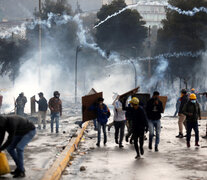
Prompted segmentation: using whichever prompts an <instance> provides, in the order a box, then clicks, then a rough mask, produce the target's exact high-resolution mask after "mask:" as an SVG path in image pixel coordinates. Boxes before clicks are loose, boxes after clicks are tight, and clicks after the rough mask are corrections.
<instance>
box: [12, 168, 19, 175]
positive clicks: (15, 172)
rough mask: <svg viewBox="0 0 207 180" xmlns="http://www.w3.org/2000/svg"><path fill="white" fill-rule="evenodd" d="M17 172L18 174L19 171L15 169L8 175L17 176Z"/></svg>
mask: <svg viewBox="0 0 207 180" xmlns="http://www.w3.org/2000/svg"><path fill="white" fill-rule="evenodd" d="M18 172H19V169H17V168H16V169H15V170H14V171H11V172H10V174H12V175H15V174H17V173H18Z"/></svg>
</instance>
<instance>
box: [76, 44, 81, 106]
mask: <svg viewBox="0 0 207 180" xmlns="http://www.w3.org/2000/svg"><path fill="white" fill-rule="evenodd" d="M80 51H81V47H80V46H77V48H76V54H75V103H77V71H78V53H79V52H80Z"/></svg>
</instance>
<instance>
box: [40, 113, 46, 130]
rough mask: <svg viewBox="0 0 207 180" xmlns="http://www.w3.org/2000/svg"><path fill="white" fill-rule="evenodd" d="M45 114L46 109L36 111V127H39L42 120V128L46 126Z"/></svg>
mask: <svg viewBox="0 0 207 180" xmlns="http://www.w3.org/2000/svg"><path fill="white" fill-rule="evenodd" d="M46 114H47V111H39V112H38V128H39V129H41V124H42V122H43V129H45V128H46Z"/></svg>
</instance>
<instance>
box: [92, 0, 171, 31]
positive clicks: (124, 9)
mask: <svg viewBox="0 0 207 180" xmlns="http://www.w3.org/2000/svg"><path fill="white" fill-rule="evenodd" d="M166 4H167V3H165V2H163V3H160V2H153V1H151V2H146V1H139V2H137V3H136V4H131V5H128V6H126V7H125V8H123V9H121V10H119V11H118V12H115V13H114V14H112V15H109V16H108V17H106V19H104V20H103V21H101V22H99V23H98V24H97V25H95V26H94V27H93V28H97V27H99V26H100V25H101V24H103V23H105V22H106V21H108V20H109V19H111V18H113V17H115V16H117V15H119V14H121V13H123V12H124V11H126V10H127V9H131V8H135V7H137V6H139V5H166Z"/></svg>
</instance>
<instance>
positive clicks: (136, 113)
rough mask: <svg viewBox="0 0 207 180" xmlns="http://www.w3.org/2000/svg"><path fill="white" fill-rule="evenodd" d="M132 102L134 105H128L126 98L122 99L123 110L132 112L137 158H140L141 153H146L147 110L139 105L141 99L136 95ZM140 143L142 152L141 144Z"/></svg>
mask: <svg viewBox="0 0 207 180" xmlns="http://www.w3.org/2000/svg"><path fill="white" fill-rule="evenodd" d="M130 104H131V105H132V107H126V99H125V100H123V101H122V105H123V110H126V111H129V112H130V113H131V118H132V135H133V139H134V148H135V150H136V153H137V155H136V157H135V158H136V159H137V158H140V154H141V155H143V154H144V148H143V145H144V132H145V131H146V132H147V131H148V122H147V117H146V115H145V112H144V110H143V108H142V107H140V106H139V99H138V98H136V97H134V98H133V99H132V100H131V101H130ZM138 140H139V145H140V153H139V146H138Z"/></svg>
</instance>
